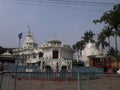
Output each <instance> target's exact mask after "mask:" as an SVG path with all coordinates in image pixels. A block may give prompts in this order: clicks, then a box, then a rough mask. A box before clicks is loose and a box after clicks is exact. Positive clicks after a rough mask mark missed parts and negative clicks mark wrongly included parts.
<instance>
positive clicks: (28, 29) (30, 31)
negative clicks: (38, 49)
mask: <svg viewBox="0 0 120 90" xmlns="http://www.w3.org/2000/svg"><path fill="white" fill-rule="evenodd" d="M28 30H29V32H28V34H31V30H30V26H29V25H28Z"/></svg>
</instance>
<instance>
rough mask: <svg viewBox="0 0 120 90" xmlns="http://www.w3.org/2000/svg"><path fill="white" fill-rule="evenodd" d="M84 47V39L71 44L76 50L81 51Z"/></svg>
mask: <svg viewBox="0 0 120 90" xmlns="http://www.w3.org/2000/svg"><path fill="white" fill-rule="evenodd" d="M84 47H85V42H84V40H80V41H78V42H77V43H76V44H74V45H73V49H75V50H77V51H79V50H80V51H82V50H83V49H84Z"/></svg>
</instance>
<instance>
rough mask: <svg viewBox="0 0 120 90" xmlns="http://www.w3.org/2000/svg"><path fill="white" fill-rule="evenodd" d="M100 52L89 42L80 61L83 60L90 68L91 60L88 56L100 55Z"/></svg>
mask: <svg viewBox="0 0 120 90" xmlns="http://www.w3.org/2000/svg"><path fill="white" fill-rule="evenodd" d="M100 54H101V53H100V51H99V50H98V49H96V48H95V46H94V45H93V43H91V42H89V43H88V44H87V45H86V47H85V48H84V50H82V55H81V56H80V60H82V61H83V62H84V63H85V66H89V58H88V56H91V55H94V56H95V55H100Z"/></svg>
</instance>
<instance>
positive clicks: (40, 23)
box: [0, 0, 120, 48]
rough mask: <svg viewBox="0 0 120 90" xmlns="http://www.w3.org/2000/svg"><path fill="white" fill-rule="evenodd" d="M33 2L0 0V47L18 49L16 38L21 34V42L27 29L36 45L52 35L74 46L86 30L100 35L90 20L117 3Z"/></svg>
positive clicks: (102, 0)
mask: <svg viewBox="0 0 120 90" xmlns="http://www.w3.org/2000/svg"><path fill="white" fill-rule="evenodd" d="M31 1H32V2H31ZM34 1H36V0H0V46H3V47H18V34H19V33H21V32H23V38H22V42H23V41H24V39H25V36H26V33H27V32H28V27H27V26H28V25H30V28H31V32H32V33H33V34H34V37H35V40H36V42H37V43H38V44H42V43H43V42H45V40H49V39H51V38H52V37H53V34H54V33H55V34H56V37H57V38H58V39H60V40H63V41H64V42H65V43H68V44H70V45H73V44H75V43H76V42H77V41H79V40H80V38H81V37H82V36H83V33H84V32H85V31H87V30H92V31H94V33H96V34H97V33H99V32H100V31H101V29H102V28H103V25H101V24H97V25H95V24H94V23H93V20H95V19H99V18H100V17H101V16H102V15H103V13H104V12H105V11H107V10H110V9H111V8H112V7H113V5H114V4H117V3H119V0H89V2H88V0H76V1H80V3H78V2H75V3H71V2H70V3H69V2H67V3H66V2H65V3H63V2H62V3H61V2H57V3H51V1H49V0H37V1H38V2H34ZM48 1H49V2H48ZM68 1H70V0H68ZM71 1H75V0H71ZM113 41H114V39H113ZM118 41H120V40H118ZM113 45H114V43H113ZM119 45H120V44H119ZM119 48H120V47H119Z"/></svg>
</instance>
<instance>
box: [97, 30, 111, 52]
mask: <svg viewBox="0 0 120 90" xmlns="http://www.w3.org/2000/svg"><path fill="white" fill-rule="evenodd" d="M97 35H98V37H97V42H96V47H97V48H99V46H101V51H102V54H103V49H105V47H107V46H109V44H108V43H107V42H106V41H105V34H104V33H102V32H101V33H100V34H97Z"/></svg>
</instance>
